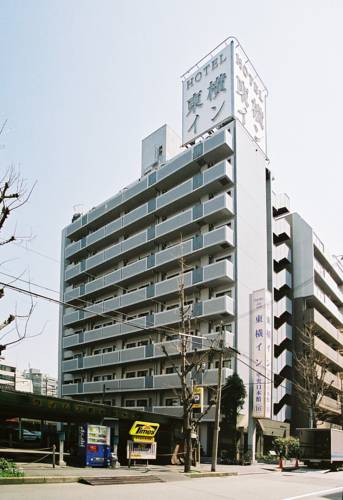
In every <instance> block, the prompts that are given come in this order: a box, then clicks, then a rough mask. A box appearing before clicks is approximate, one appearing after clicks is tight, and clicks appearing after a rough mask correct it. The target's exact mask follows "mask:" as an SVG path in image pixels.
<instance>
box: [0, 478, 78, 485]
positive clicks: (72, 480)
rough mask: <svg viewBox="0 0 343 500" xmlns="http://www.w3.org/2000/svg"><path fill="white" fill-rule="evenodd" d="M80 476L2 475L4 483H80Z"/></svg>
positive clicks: (1, 482) (1, 481)
mask: <svg viewBox="0 0 343 500" xmlns="http://www.w3.org/2000/svg"><path fill="white" fill-rule="evenodd" d="M79 479H80V478H79V477H78V476H32V477H30V476H27V477H0V486H1V485H2V484H47V483H50V484H51V483H78V482H79Z"/></svg>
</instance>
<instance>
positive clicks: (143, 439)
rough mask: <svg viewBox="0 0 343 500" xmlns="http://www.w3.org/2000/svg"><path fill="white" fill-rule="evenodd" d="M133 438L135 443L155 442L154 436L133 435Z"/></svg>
mask: <svg viewBox="0 0 343 500" xmlns="http://www.w3.org/2000/svg"><path fill="white" fill-rule="evenodd" d="M132 439H133V441H134V442H135V443H154V442H155V439H154V438H153V437H146V436H138V437H137V436H132Z"/></svg>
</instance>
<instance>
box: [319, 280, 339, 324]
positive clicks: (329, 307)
mask: <svg viewBox="0 0 343 500" xmlns="http://www.w3.org/2000/svg"><path fill="white" fill-rule="evenodd" d="M314 295H315V297H316V298H317V300H318V303H317V305H316V307H317V308H318V309H319V308H321V309H324V310H325V311H326V312H327V313H331V316H333V318H334V319H335V320H336V322H338V324H339V326H341V327H343V314H342V312H341V311H340V310H339V309H338V307H337V306H336V304H335V303H334V302H332V300H331V299H330V298H329V297H328V296H327V295H326V293H325V292H323V290H322V289H321V288H319V286H318V285H316V284H315V285H314Z"/></svg>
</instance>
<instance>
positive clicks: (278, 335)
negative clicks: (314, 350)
mask: <svg viewBox="0 0 343 500" xmlns="http://www.w3.org/2000/svg"><path fill="white" fill-rule="evenodd" d="M274 339H275V344H276V345H281V344H282V342H284V341H285V340H290V341H291V340H292V339H293V329H292V327H291V325H289V324H288V323H284V324H283V325H281V326H280V328H277V329H276V330H275V333H274Z"/></svg>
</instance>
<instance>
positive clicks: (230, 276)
mask: <svg viewBox="0 0 343 500" xmlns="http://www.w3.org/2000/svg"><path fill="white" fill-rule="evenodd" d="M112 276H113V280H110V279H109V276H107V277H102V278H100V281H98V282H97V283H96V284H94V281H92V282H90V283H89V285H93V286H92V287H88V286H87V285H88V284H87V285H86V286H83V287H78V288H74V289H71V290H67V291H66V292H65V294H64V300H65V302H68V301H70V302H71V301H73V300H75V299H78V298H80V297H81V296H85V295H87V293H94V292H95V291H97V290H99V291H100V290H101V291H102V292H104V291H105V290H106V289H107V288H110V287H111V285H113V284H115V283H116V281H114V280H115V279H116V278H117V282H118V277H119V276H120V272H119V271H115V272H114V273H112ZM106 280H107V286H106V287H105V286H101V285H103V284H104V283H105V282H106ZM233 281H234V269H233V265H232V263H231V262H230V261H228V260H223V261H221V262H215V263H213V264H209V265H208V266H204V267H199V268H197V269H195V270H193V271H190V272H187V273H185V287H186V288H187V289H189V290H191V289H192V288H193V287H195V286H197V287H198V286H201V285H204V284H205V283H212V284H214V283H215V282H221V283H225V282H233ZM178 288H179V278H178V277H175V278H169V279H166V280H164V281H160V282H158V283H155V284H153V285H147V286H146V287H142V288H140V289H139V290H134V291H132V292H128V293H126V294H123V295H120V296H118V297H116V299H115V300H114V299H113V301H106V302H103V303H102V307H101V309H102V311H105V310H107V311H109V310H116V309H121V308H124V307H127V306H131V305H137V304H139V303H140V302H145V301H148V300H150V299H151V300H153V299H154V298H157V297H163V296H166V295H170V294H175V293H176V292H177V291H178ZM82 292H83V293H82ZM88 309H89V310H90V309H91V307H89V308H88ZM97 309H98V308H97Z"/></svg>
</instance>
